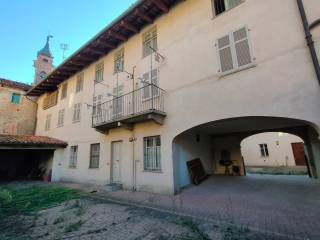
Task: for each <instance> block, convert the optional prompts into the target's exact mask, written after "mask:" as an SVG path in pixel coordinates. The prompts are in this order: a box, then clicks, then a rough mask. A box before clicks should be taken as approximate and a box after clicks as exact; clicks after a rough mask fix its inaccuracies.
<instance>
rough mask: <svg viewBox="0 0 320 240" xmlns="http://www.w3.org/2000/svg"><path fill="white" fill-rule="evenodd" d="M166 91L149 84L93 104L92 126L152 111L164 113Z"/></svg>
mask: <svg viewBox="0 0 320 240" xmlns="http://www.w3.org/2000/svg"><path fill="white" fill-rule="evenodd" d="M164 94H165V91H164V90H163V89H161V88H159V87H158V86H156V85H154V84H148V85H146V86H144V87H142V88H139V89H137V90H134V91H133V92H130V93H127V94H124V95H121V96H119V97H116V96H114V97H113V99H112V100H109V101H107V102H104V103H101V104H96V105H94V106H93V112H92V126H93V127H97V126H101V125H103V124H107V123H111V122H115V121H120V120H123V119H128V118H131V117H135V116H139V115H142V114H145V113H150V112H161V113H164Z"/></svg>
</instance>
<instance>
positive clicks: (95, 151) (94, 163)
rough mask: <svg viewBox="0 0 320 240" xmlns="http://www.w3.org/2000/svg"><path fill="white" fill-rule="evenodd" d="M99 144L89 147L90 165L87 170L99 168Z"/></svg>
mask: <svg viewBox="0 0 320 240" xmlns="http://www.w3.org/2000/svg"><path fill="white" fill-rule="evenodd" d="M99 158H100V143H95V144H91V145H90V165H89V168H99Z"/></svg>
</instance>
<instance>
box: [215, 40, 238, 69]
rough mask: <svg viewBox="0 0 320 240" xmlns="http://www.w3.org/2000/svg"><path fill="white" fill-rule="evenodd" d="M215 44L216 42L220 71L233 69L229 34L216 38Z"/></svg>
mask: <svg viewBox="0 0 320 240" xmlns="http://www.w3.org/2000/svg"><path fill="white" fill-rule="evenodd" d="M217 44H218V52H219V59H220V67H221V72H223V73H224V72H228V71H230V70H232V69H234V63H233V59H232V49H231V39H230V36H229V35H226V36H224V37H222V38H220V39H218V43H217Z"/></svg>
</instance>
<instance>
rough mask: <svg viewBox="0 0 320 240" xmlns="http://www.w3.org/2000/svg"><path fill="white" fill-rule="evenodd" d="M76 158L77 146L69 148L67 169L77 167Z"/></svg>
mask: <svg viewBox="0 0 320 240" xmlns="http://www.w3.org/2000/svg"><path fill="white" fill-rule="evenodd" d="M77 158H78V146H71V147H70V159H69V168H76V167H77Z"/></svg>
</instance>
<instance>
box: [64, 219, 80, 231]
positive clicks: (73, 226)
mask: <svg viewBox="0 0 320 240" xmlns="http://www.w3.org/2000/svg"><path fill="white" fill-rule="evenodd" d="M82 224H83V222H82V221H81V220H79V221H78V222H75V223H72V224H70V225H68V226H66V227H65V229H64V232H65V233H69V232H74V231H77V230H78V229H79V228H80V227H81V226H82Z"/></svg>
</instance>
